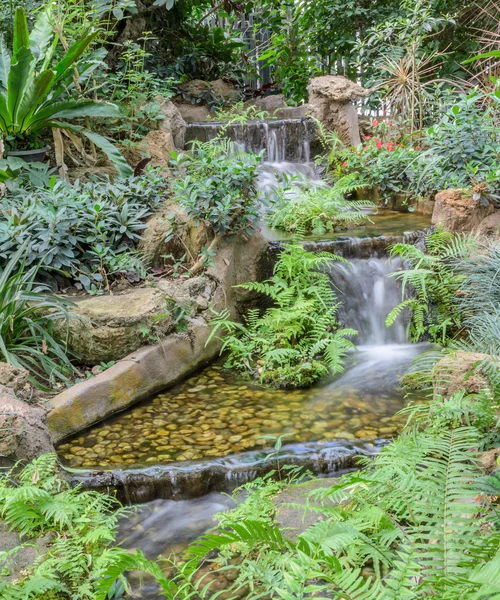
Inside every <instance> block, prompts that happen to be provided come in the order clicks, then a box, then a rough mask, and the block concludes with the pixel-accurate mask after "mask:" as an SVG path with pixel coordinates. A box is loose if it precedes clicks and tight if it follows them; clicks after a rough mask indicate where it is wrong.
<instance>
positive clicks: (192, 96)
mask: <svg viewBox="0 0 500 600" xmlns="http://www.w3.org/2000/svg"><path fill="white" fill-rule="evenodd" d="M239 96H240V94H239V92H238V91H237V89H236V87H235V86H234V85H233V84H232V83H231V82H229V81H227V80H226V79H216V80H215V81H203V80H202V79H192V80H191V81H185V82H184V83H181V84H180V85H179V94H178V95H177V96H175V98H174V99H173V102H174V104H175V106H176V107H177V109H178V110H179V112H180V114H181V115H182V118H183V119H184V120H185V121H186V123H198V122H203V121H208V120H209V117H210V106H213V105H221V104H222V105H223V106H227V105H231V104H234V102H235V101H236V100H238V98H239Z"/></svg>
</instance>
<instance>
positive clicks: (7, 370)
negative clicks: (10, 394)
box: [0, 362, 31, 393]
mask: <svg viewBox="0 0 500 600" xmlns="http://www.w3.org/2000/svg"><path fill="white" fill-rule="evenodd" d="M28 376H29V373H28V371H27V370H26V369H20V368H19V367H13V366H12V365H9V364H7V363H4V362H0V385H4V386H5V387H8V388H11V389H12V390H13V391H14V392H15V393H19V392H23V391H29V389H30V387H31V386H30V384H29V382H28Z"/></svg>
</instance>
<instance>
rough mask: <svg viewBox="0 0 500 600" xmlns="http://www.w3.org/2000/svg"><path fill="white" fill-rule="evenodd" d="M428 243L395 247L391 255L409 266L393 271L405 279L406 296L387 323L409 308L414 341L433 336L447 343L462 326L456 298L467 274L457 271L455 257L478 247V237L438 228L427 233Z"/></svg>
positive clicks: (392, 248)
mask: <svg viewBox="0 0 500 600" xmlns="http://www.w3.org/2000/svg"><path fill="white" fill-rule="evenodd" d="M425 246H426V251H424V250H420V249H419V248H417V247H416V246H414V245H412V244H403V243H400V244H395V245H394V246H392V247H391V256H392V257H394V256H398V257H400V258H401V259H403V261H404V263H405V265H406V264H408V265H409V268H404V269H402V270H400V271H397V272H396V273H394V274H393V276H394V277H395V278H396V279H397V280H398V281H400V282H401V288H402V297H403V300H402V302H401V303H400V304H398V305H397V306H396V307H395V308H393V309H392V311H391V312H390V313H389V315H388V316H387V319H386V325H387V327H391V326H392V325H393V324H394V323H395V321H396V319H397V317H398V315H399V314H400V313H401V312H402V311H404V310H405V309H407V310H409V311H410V338H411V340H412V341H413V342H418V341H420V340H422V339H430V340H431V341H433V342H438V343H441V344H443V345H445V344H446V343H448V341H449V338H451V337H453V335H454V334H456V333H457V331H458V330H459V329H460V327H461V316H460V313H459V311H457V308H456V306H455V302H454V301H455V297H456V294H457V291H458V290H459V289H460V284H461V283H462V281H463V276H461V275H460V274H459V273H457V272H456V270H455V268H454V266H455V261H456V259H457V258H459V257H463V256H465V255H466V254H468V253H469V252H470V251H471V250H472V249H474V248H475V246H476V240H475V238H474V237H454V236H453V234H451V233H444V232H441V231H438V232H436V233H432V234H430V235H428V236H426V238H425ZM407 292H408V295H409V297H406V293H407Z"/></svg>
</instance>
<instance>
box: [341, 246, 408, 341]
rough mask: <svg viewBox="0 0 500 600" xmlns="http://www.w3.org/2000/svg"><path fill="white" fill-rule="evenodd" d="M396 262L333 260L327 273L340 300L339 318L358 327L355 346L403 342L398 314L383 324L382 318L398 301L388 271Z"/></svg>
mask: <svg viewBox="0 0 500 600" xmlns="http://www.w3.org/2000/svg"><path fill="white" fill-rule="evenodd" d="M398 266H399V264H398V262H396V261H391V260H389V259H383V258H368V259H354V260H351V261H349V262H348V263H340V262H335V263H333V264H332V267H331V269H330V277H331V279H332V282H333V285H334V286H335V289H336V291H337V295H338V298H339V300H340V302H341V303H342V306H341V308H340V310H339V318H340V320H341V321H342V322H343V323H344V325H346V326H347V327H352V328H353V329H356V330H357V331H358V336H357V339H356V344H357V345H358V346H360V345H362V346H384V345H387V344H405V343H406V342H407V339H406V327H405V324H404V320H403V318H402V315H400V318H398V319H397V321H396V323H395V324H394V325H393V326H392V327H390V328H387V327H386V326H385V319H386V317H387V315H388V313H389V312H390V311H391V309H392V308H393V307H394V306H396V305H397V304H399V302H401V288H400V286H399V285H398V284H397V282H396V280H395V278H394V277H391V274H392V273H394V271H395V270H396V268H397V267H398Z"/></svg>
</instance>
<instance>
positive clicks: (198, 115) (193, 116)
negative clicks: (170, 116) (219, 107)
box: [175, 102, 210, 123]
mask: <svg viewBox="0 0 500 600" xmlns="http://www.w3.org/2000/svg"><path fill="white" fill-rule="evenodd" d="M175 106H176V107H177V108H178V110H179V112H180V114H181V116H182V118H183V119H184V121H185V122H186V123H199V122H203V121H208V120H209V117H210V109H209V108H208V106H202V105H199V104H184V103H180V102H176V103H175Z"/></svg>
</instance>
